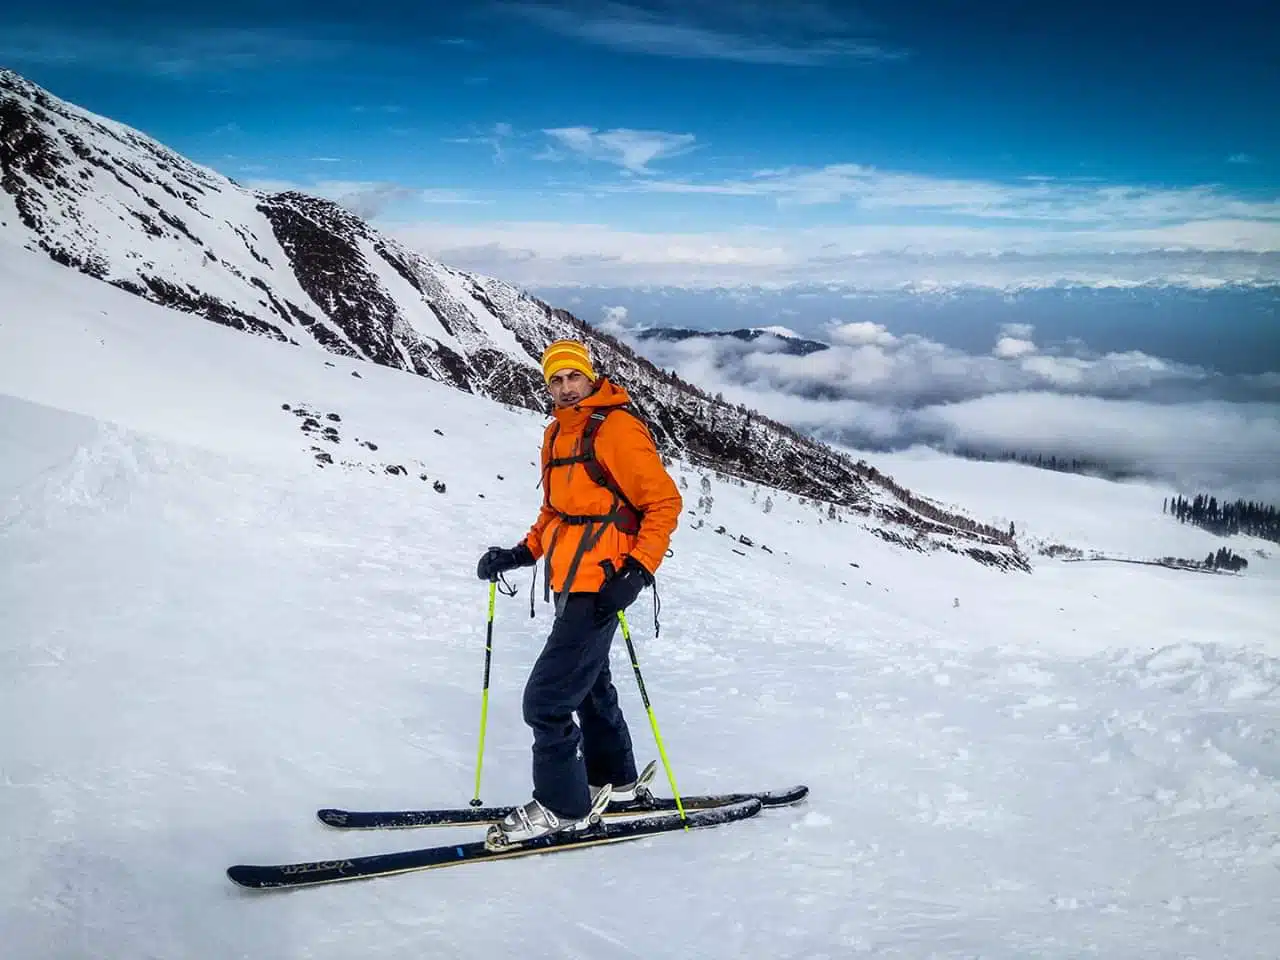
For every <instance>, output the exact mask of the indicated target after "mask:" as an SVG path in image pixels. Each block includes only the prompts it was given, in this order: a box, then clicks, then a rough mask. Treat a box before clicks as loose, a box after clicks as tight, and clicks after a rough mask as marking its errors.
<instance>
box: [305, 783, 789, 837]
mask: <svg viewBox="0 0 1280 960" xmlns="http://www.w3.org/2000/svg"><path fill="white" fill-rule="evenodd" d="M808 793H809V788H808V787H807V786H804V785H798V786H794V787H788V788H787V789H785V790H765V791H758V792H757V791H752V792H744V793H706V794H695V795H694V796H689V797H681V798H680V803H681V805H682V806H683V807H684V809H685V810H686V811H690V810H706V809H710V808H713V807H723V806H725V805H727V804H736V803H743V802H745V801H748V800H759V801H760V804H761V806H764V807H784V806H789V805H790V804H793V803H799V802H800V801H801V800H803V799H804V798H805V797H806V796H807V795H808ZM514 809H515V807H456V808H453V809H447V808H441V809H436V810H339V809H335V808H325V809H322V810H317V811H316V816H317V817H319V818H320V822H321V823H323V824H325V825H327V826H330V827H334V828H336V829H338V830H411V829H415V828H418V827H455V826H462V825H466V824H477V823H494V822H496V821H498V820H501V819H502V818H503V817H505V816H506V815H507V814H508V813H510V812H511V811H512V810H514ZM676 810H677V807H676V802H675V799H674V798H671V797H658V796H654V795H653V794H651V793H648V792H647V791H646V792H643V793H641V794H639V795H638V796H637V797H636V799H634V800H627V801H623V802H620V803H611V804H609V806H608V807H606V808H605V811H604V816H605V817H606V818H616V817H623V816H634V815H636V814H647V813H670V812H673V811H676Z"/></svg>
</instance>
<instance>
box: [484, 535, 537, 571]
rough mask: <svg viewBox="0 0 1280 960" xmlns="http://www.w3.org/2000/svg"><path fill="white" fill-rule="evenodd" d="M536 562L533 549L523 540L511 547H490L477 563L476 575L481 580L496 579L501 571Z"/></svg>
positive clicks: (528, 565)
mask: <svg viewBox="0 0 1280 960" xmlns="http://www.w3.org/2000/svg"><path fill="white" fill-rule="evenodd" d="M535 563H537V561H536V560H534V559H533V551H531V550H530V549H529V546H528V544H526V543H525V542H524V541H523V540H522V541H520V543H519V544H518V545H517V546H515V547H512V548H511V549H507V548H506V547H490V548H489V549H488V550H486V551H485V552H484V556H482V557H481V558H480V562H479V563H478V564H476V576H477V577H479V578H480V579H481V580H496V579H497V578H498V574H500V573H505V572H506V571H508V570H514V569H515V568H516V567H531V566H533V565H534V564H535Z"/></svg>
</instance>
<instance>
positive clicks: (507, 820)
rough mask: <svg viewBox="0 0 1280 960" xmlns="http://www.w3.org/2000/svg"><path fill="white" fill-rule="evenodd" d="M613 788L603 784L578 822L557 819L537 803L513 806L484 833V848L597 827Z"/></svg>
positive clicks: (497, 847)
mask: <svg viewBox="0 0 1280 960" xmlns="http://www.w3.org/2000/svg"><path fill="white" fill-rule="evenodd" d="M611 796H612V788H611V787H610V786H609V785H608V784H605V785H604V786H603V787H601V788H600V790H599V791H598V792H597V793H595V794H594V795H593V796H592V798H591V810H590V811H588V813H587V815H586V816H585V817H583V818H582V819H580V820H568V819H565V818H564V817H559V816H556V814H554V813H552V812H551V811H550V810H548V809H547V808H546V807H544V806H543V805H542V804H541V803H539V802H538V801H537V800H530V801H529V802H528V803H526V804H525V805H524V806H522V807H516V808H515V809H514V810H512V811H511V812H510V813H509V814H507V815H506V816H505V817H503V818H502V819H501V820H499V821H498V822H497V823H494V824H490V826H489V829H488V830H487V831H486V832H485V837H484V845H485V847H486V848H487V849H489V850H509V849H511V848H512V847H519V846H521V845H523V844H525V843H528V842H529V841H530V840H535V839H537V838H538V837H545V836H546V835H547V834H550V833H571V832H580V831H584V830H589V829H591V828H592V827H595V826H598V825H599V823H600V819H601V816H602V815H603V814H604V809H605V807H607V806H609V799H610V797H611Z"/></svg>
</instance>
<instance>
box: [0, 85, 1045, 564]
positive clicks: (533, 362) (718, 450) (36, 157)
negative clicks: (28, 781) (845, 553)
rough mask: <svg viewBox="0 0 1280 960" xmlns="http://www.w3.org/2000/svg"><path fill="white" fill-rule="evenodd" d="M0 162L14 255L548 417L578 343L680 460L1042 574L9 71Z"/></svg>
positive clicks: (639, 371)
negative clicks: (40, 255) (561, 351)
mask: <svg viewBox="0 0 1280 960" xmlns="http://www.w3.org/2000/svg"><path fill="white" fill-rule="evenodd" d="M0 171H2V176H0V186H3V190H0V244H9V245H16V246H21V247H25V248H27V249H30V250H41V251H43V252H44V253H45V254H47V255H48V256H49V257H51V258H52V259H53V260H55V261H57V262H58V263H60V264H63V265H65V266H68V267H73V268H75V269H76V270H79V271H81V272H83V273H85V274H88V275H90V276H92V277H94V278H96V279H98V280H100V281H103V282H105V283H108V284H111V285H113V286H115V287H118V288H120V289H122V290H126V291H128V292H129V293H131V294H134V295H136V296H138V297H141V298H144V299H147V300H149V301H152V302H154V303H158V304H162V305H165V306H169V307H173V308H176V309H179V310H184V311H187V312H190V313H194V314H198V315H200V316H202V317H205V318H206V319H208V320H211V321H214V322H217V323H220V324H224V325H227V326H230V327H234V328H236V329H239V330H242V331H245V332H246V333H251V334H257V335H261V336H266V337H270V338H272V339H276V340H280V341H283V342H287V343H290V344H296V345H299V346H303V347H310V348H317V347H318V348H320V349H323V350H326V351H329V352H330V353H332V354H334V355H337V356H342V357H346V358H352V359H358V360H361V361H366V362H369V363H374V364H378V365H381V366H387V367H392V368H396V369H400V370H404V371H410V372H412V373H415V374H419V375H421V376H424V377H428V378H431V379H433V380H437V381H440V382H442V383H445V384H448V385H449V386H452V387H454V388H457V389H459V390H463V391H466V392H469V393H473V394H477V395H480V396H484V397H489V398H492V399H494V400H499V401H501V402H503V403H506V404H510V405H512V406H515V407H522V408H527V409H535V410H536V409H544V408H545V402H546V401H545V394H544V390H543V387H542V382H541V378H540V376H539V372H538V364H537V358H538V356H539V355H540V353H541V350H542V347H543V346H544V345H545V344H546V343H548V342H549V341H551V340H552V339H555V338H556V337H560V336H577V337H581V338H583V339H585V340H587V341H588V342H589V343H590V344H591V346H592V349H593V352H594V354H595V356H596V358H597V360H598V363H599V366H600V367H601V368H602V369H604V370H606V371H608V372H609V373H610V374H611V375H612V376H613V377H614V378H615V379H616V380H617V381H618V382H620V383H622V384H623V385H624V386H626V387H627V388H628V389H630V390H631V391H632V393H633V395H634V397H635V399H636V405H637V407H639V408H640V410H641V412H642V413H643V414H644V415H645V416H646V417H647V418H648V419H649V421H650V423H651V424H652V426H653V428H654V432H655V434H656V436H657V438H658V442H659V444H660V446H661V447H662V449H663V452H664V454H666V455H668V456H669V457H678V458H682V459H684V460H687V461H688V462H691V463H696V464H699V465H702V466H706V467H709V468H712V469H714V470H717V471H719V472H721V473H722V474H723V475H725V476H733V477H737V478H739V480H741V481H742V482H744V483H760V484H765V485H767V486H769V487H772V488H776V489H779V490H784V491H788V492H790V493H793V494H797V495H803V496H806V497H811V498H815V499H819V500H822V501H827V502H831V503H835V504H838V505H841V506H843V507H847V508H848V509H849V510H851V511H853V513H854V514H856V515H857V517H859V518H860V522H863V523H865V524H866V525H867V526H868V528H869V529H871V530H873V532H875V533H876V534H877V535H878V536H881V537H882V538H884V539H886V540H889V541H892V542H895V543H899V544H902V545H905V546H909V547H910V548H912V549H914V550H918V551H921V552H934V551H938V550H944V551H948V552H956V553H961V554H963V555H966V556H969V557H971V558H972V559H974V560H976V561H978V562H980V563H983V564H989V565H993V566H997V567H999V568H1001V569H1006V570H1021V571H1026V570H1029V569H1030V564H1029V561H1028V560H1027V558H1026V556H1025V555H1024V554H1023V553H1022V551H1021V550H1020V549H1019V547H1018V544H1017V542H1016V540H1015V539H1014V538H1012V537H1011V536H1009V535H1008V533H1007V532H1006V531H1005V530H1003V529H1000V528H996V527H994V526H991V525H989V524H985V523H981V522H978V521H975V520H973V519H972V518H970V517H967V516H965V515H963V514H961V513H958V512H956V511H954V510H943V509H941V508H940V507H938V506H937V505H936V504H935V503H933V502H931V501H930V500H928V499H927V498H926V497H925V496H921V495H919V494H918V493H915V492H913V491H910V490H907V489H905V488H904V487H902V486H901V485H898V484H895V483H893V481H892V480H891V479H890V478H888V477H886V476H884V475H883V474H882V473H881V472H880V471H878V470H877V469H876V468H875V467H874V466H872V465H870V464H868V463H866V462H865V461H861V460H857V461H855V460H853V459H851V458H850V457H848V456H846V455H844V454H842V453H839V452H837V451H834V450H832V449H831V448H830V447H827V446H825V445H822V444H820V443H817V442H815V441H813V440H812V439H811V438H808V437H805V436H802V435H800V434H798V433H797V432H796V431H794V430H791V429H789V428H787V427H786V426H785V425H783V424H780V423H778V422H776V421H773V420H770V419H769V418H766V417H763V416H761V415H759V414H757V413H755V412H753V411H750V410H747V409H745V408H742V407H734V406H731V405H728V404H725V403H723V402H721V401H718V400H716V399H715V398H713V397H711V396H708V395H707V394H706V393H704V392H702V391H700V390H699V389H698V388H697V386H696V385H694V384H690V383H686V382H684V381H682V380H680V379H679V378H677V377H675V376H674V375H672V374H669V373H667V372H665V371H663V370H660V369H658V368H656V367H655V366H654V365H653V364H652V363H650V362H648V361H647V360H645V359H644V358H642V357H640V356H638V355H637V354H635V353H634V352H633V351H632V350H630V349H629V348H628V347H627V346H626V345H624V344H622V343H620V342H619V341H618V340H616V339H615V338H613V337H611V336H609V335H608V334H606V333H603V332H601V331H598V330H596V329H595V328H593V327H591V326H590V325H588V324H586V323H584V322H582V321H580V320H579V319H578V318H576V317H574V316H573V315H572V314H570V313H569V312H567V311H565V310H560V309H556V308H553V307H552V306H550V305H548V304H546V303H544V302H542V301H540V300H538V299H537V298H535V297H532V296H530V295H529V294H527V293H525V292H523V291H521V290H519V289H517V288H515V287H513V286H511V285H509V284H506V283H503V282H502V281H500V280H497V279H493V278H489V277H482V276H477V275H473V274H468V273H464V272H462V271H458V270H454V269H451V268H449V267H447V266H445V265H444V264H441V263H438V262H436V261H434V260H431V259H429V258H427V257H424V256H421V255H420V254H417V253H415V252H413V251H411V250H409V249H407V248H405V247H404V246H403V245H402V244H400V243H397V242H396V241H395V240H394V239H392V238H390V237H387V236H385V235H383V234H381V233H379V232H378V231H376V230H374V229H372V228H371V227H370V226H369V225H368V224H366V223H365V222H364V221H362V220H360V219H359V218H358V217H355V216H353V215H352V214H350V213H348V212H347V211H345V210H343V209H342V208H341V207H339V206H337V205H335V204H333V203H331V202H329V201H326V200H321V199H318V198H314V197H310V196H306V195H303V194H300V193H296V192H286V193H278V194H267V193H263V192H260V191H255V190H249V189H246V188H244V187H242V186H240V185H238V184H236V183H235V182H233V181H232V180H230V179H228V178H226V177H224V176H222V175H221V174H219V173H217V172H216V171H214V170H211V169H209V168H208V167H204V166H201V165H199V164H195V163H193V162H191V161H189V160H187V159H186V158H184V157H182V156H181V155H179V154H177V153H175V152H174V151H172V150H169V149H168V148H166V147H165V146H163V145H162V144H160V143H158V142H156V141H155V140H153V139H151V138H149V137H147V136H145V135H143V134H142V133H140V132H139V131H137V130H134V129H132V128H130V127H127V126H124V125H122V124H119V123H117V122H114V121H112V120H110V119H107V118H104V117H101V116H98V115H96V114H93V113H91V112H89V111H86V110H84V109H82V108H80V107H78V106H76V105H74V104H70V103H67V102H66V101H64V100H61V99H59V98H58V97H56V96H54V95H53V94H51V93H50V92H48V91H46V90H44V89H43V88H41V87H39V86H37V85H36V84H33V83H31V82H30V81H28V80H26V79H24V78H23V77H20V76H19V75H17V74H16V73H14V72H12V71H8V70H0Z"/></svg>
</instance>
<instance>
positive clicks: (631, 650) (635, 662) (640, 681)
mask: <svg viewBox="0 0 1280 960" xmlns="http://www.w3.org/2000/svg"><path fill="white" fill-rule="evenodd" d="M618 622H619V623H621V624H622V637H623V639H624V640H626V641H627V653H628V654H630V656H631V669H632V670H634V671H635V674H636V684H637V685H638V686H639V687H640V699H641V701H643V702H644V709H645V712H646V713H647V714H649V726H650V728H651V729H652V730H653V739H654V741H655V742H656V743H657V744H658V756H660V757H661V758H662V766H663V769H665V770H666V771H667V780H668V782H669V783H670V784H671V793H672V795H673V796H674V797H675V799H676V809H677V810H679V811H680V819H681V820H682V821H684V828H685V829H686V830H688V829H689V822H688V819H687V818H686V817H685V813H684V804H683V803H681V802H680V791H679V789H677V787H676V778H675V774H673V773H672V772H671V763H670V762H669V761H668V760H667V748H666V747H664V746H663V745H662V734H661V733H659V732H658V718H657V717H655V716H654V715H653V707H652V706H651V705H650V704H649V694H648V692H647V691H646V690H645V688H644V677H643V676H641V674H640V660H639V659H638V658H637V657H636V648H635V644H633V643H632V642H631V630H630V629H629V628H628V627H627V617H626V614H624V613H623V612H622V611H621V610H619V611H618Z"/></svg>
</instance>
